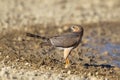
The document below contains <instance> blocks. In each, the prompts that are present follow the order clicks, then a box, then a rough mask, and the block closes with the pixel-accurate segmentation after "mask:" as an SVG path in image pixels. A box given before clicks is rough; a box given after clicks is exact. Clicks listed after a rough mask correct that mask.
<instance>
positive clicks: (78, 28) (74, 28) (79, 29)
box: [71, 25, 83, 32]
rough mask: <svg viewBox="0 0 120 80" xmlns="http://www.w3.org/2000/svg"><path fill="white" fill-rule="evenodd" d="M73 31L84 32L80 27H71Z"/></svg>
mask: <svg viewBox="0 0 120 80" xmlns="http://www.w3.org/2000/svg"><path fill="white" fill-rule="evenodd" d="M71 30H72V31H73V32H83V28H82V27H81V26H80V25H73V26H71Z"/></svg>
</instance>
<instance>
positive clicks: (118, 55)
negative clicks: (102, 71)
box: [85, 39, 120, 67]
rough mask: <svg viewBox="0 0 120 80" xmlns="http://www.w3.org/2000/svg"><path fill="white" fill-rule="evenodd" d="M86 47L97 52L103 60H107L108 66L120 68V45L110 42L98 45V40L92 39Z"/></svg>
mask: <svg viewBox="0 0 120 80" xmlns="http://www.w3.org/2000/svg"><path fill="white" fill-rule="evenodd" d="M85 46H86V47H89V48H92V49H95V50H97V51H98V55H100V56H101V59H102V60H106V61H107V62H108V64H110V65H112V66H118V67H120V44H113V43H110V42H107V43H104V44H101V43H99V42H98V43H97V40H93V39H92V41H91V39H90V41H89V42H88V44H86V45H85ZM99 53H100V54H99Z"/></svg>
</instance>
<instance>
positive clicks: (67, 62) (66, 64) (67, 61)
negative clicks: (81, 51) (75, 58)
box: [65, 58, 70, 68]
mask: <svg viewBox="0 0 120 80" xmlns="http://www.w3.org/2000/svg"><path fill="white" fill-rule="evenodd" d="M65 62H66V63H65V68H68V67H69V65H70V61H69V59H68V58H66V60H65Z"/></svg>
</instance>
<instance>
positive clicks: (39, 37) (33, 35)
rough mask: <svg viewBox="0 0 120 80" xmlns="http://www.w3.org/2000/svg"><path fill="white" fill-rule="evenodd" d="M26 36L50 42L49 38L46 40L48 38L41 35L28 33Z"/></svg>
mask: <svg viewBox="0 0 120 80" xmlns="http://www.w3.org/2000/svg"><path fill="white" fill-rule="evenodd" d="M26 36H29V37H34V38H38V39H43V40H44V39H45V40H48V39H49V38H46V37H43V36H40V35H36V34H32V33H26Z"/></svg>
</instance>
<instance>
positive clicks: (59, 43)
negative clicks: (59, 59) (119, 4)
mask: <svg viewBox="0 0 120 80" xmlns="http://www.w3.org/2000/svg"><path fill="white" fill-rule="evenodd" d="M71 30H72V32H70V33H66V34H63V35H59V36H53V37H50V38H46V37H42V36H39V35H34V34H31V33H27V36H30V37H36V38H40V39H43V40H46V41H45V42H43V45H51V46H53V47H61V48H63V49H64V59H65V60H66V64H65V68H67V67H68V66H69V59H68V56H69V54H70V53H71V51H72V50H73V49H74V48H76V47H77V46H78V45H79V43H80V42H81V40H82V36H83V32H84V30H83V28H82V27H81V26H80V25H73V26H71Z"/></svg>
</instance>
